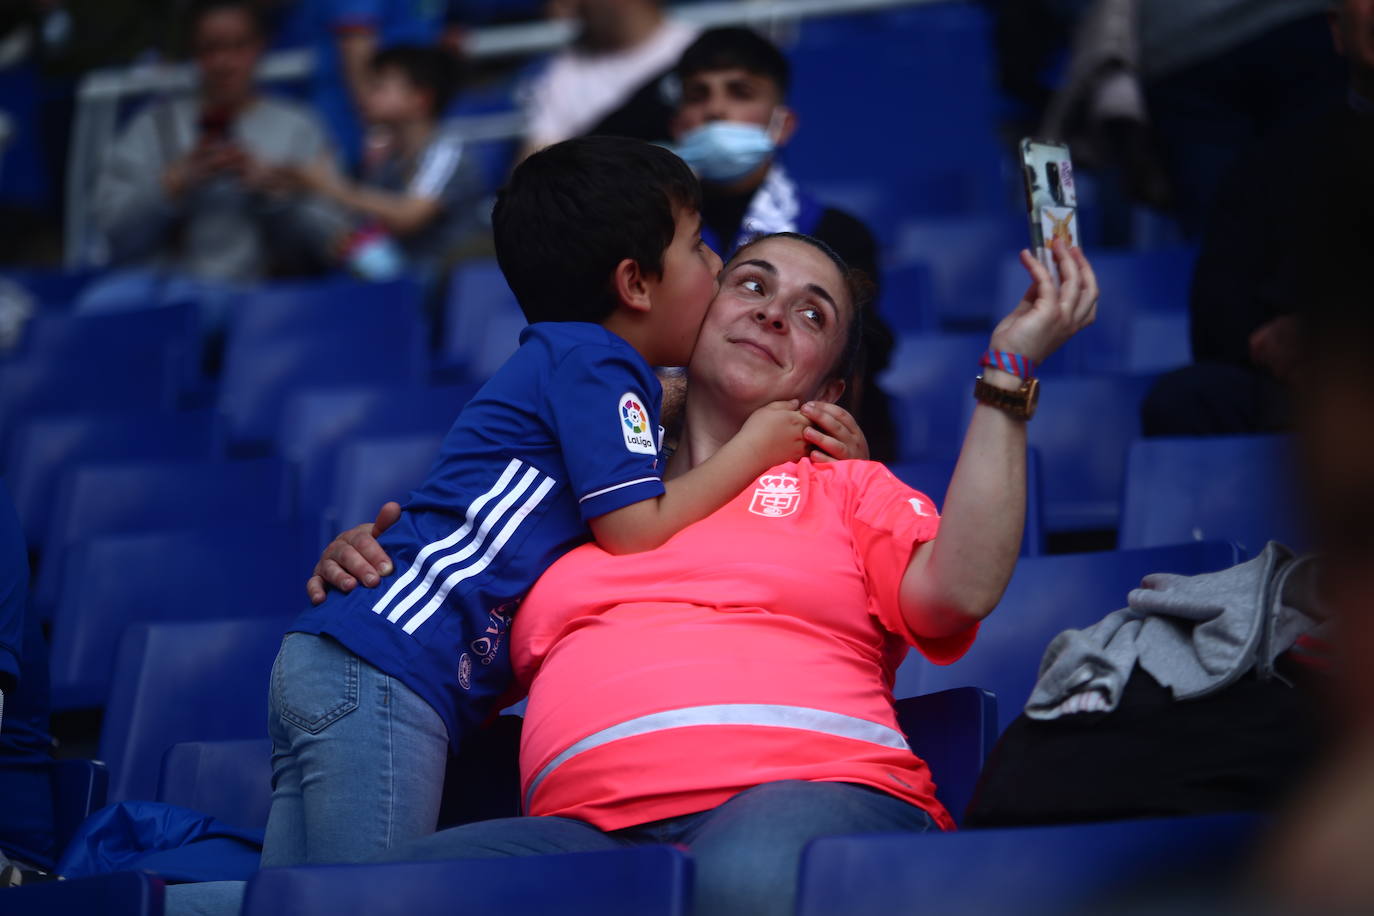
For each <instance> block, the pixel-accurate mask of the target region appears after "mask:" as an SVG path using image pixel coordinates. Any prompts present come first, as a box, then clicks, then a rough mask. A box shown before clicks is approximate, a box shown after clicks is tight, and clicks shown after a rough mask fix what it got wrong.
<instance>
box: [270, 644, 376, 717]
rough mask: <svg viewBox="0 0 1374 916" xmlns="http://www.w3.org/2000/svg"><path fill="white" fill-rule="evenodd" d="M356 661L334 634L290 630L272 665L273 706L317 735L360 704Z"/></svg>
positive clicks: (283, 715) (358, 664) (358, 666)
mask: <svg viewBox="0 0 1374 916" xmlns="http://www.w3.org/2000/svg"><path fill="white" fill-rule="evenodd" d="M360 666H361V663H360V662H359V660H358V656H356V655H354V654H353V653H352V652H349V651H348V650H347V649H345V648H344V647H343V646H341V645H339V644H338V643H337V642H335V641H334V640H332V639H329V638H327V637H324V636H316V635H314V634H311V633H288V634H287V636H286V638H285V639H284V640H282V645H281V651H280V652H278V653H277V661H276V663H275V664H274V665H273V666H272V694H273V697H272V699H273V701H274V702H273V706H274V707H275V709H276V711H277V713H278V714H279V715H280V716H281V719H282V721H283V722H288V723H290V724H292V725H294V726H296V727H297V728H300V729H304V730H305V731H307V732H310V733H311V734H312V735H313V734H319V733H320V732H322V731H324V729H326V728H328V727H329V726H330V725H331V724H332V723H334V722H337V721H338V720H339V719H342V718H343V717H344V716H346V715H348V714H349V713H350V712H352V711H353V710H355V709H357V708H358V677H359V668H360Z"/></svg>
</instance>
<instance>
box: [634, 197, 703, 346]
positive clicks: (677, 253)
mask: <svg viewBox="0 0 1374 916" xmlns="http://www.w3.org/2000/svg"><path fill="white" fill-rule="evenodd" d="M673 213H674V218H675V224H676V225H675V229H674V231H673V241H672V242H671V243H669V245H668V247H667V248H666V249H665V250H664V252H663V273H662V275H661V276H659V277H658V278H652V277H651V278H649V283H650V296H651V298H652V302H653V310H652V313H651V320H652V321H653V322H654V323H655V337H656V339H657V342H658V343H659V348H658V353H657V354H655V355H654V358H653V360H652V361H653V362H655V363H657V364H659V365H664V366H685V365H687V362H688V360H689V359H690V358H691V356H692V348H693V347H694V346H695V345H696V340H697V332H698V331H700V330H701V320H702V318H703V317H704V316H705V315H706V310H707V309H708V308H709V307H710V305H711V300H712V299H714V298H715V295H716V288H717V286H716V278H717V276H718V275H719V274H720V267H721V261H720V257H719V256H718V255H717V254H716V253H715V252H714V251H712V250H711V246H709V245H707V244H706V243H705V242H703V241H702V240H701V214H700V213H698V212H697V211H695V210H689V209H686V208H682V207H676V206H675V207H674V208H673Z"/></svg>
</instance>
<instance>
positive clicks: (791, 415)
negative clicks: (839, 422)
mask: <svg viewBox="0 0 1374 916" xmlns="http://www.w3.org/2000/svg"><path fill="white" fill-rule="evenodd" d="M798 406H799V402H797V401H795V400H792V401H774V402H772V403H771V404H765V405H763V406H762V407H760V408H759V409H758V410H756V411H754V412H753V413H752V414H750V415H749V419H748V420H745V421H744V428H743V429H741V430H740V431H739V434H738V438H739V439H741V440H742V441H743V442H744V443H745V445H746V446H747V447H748V448H749V450H750V452H751V454H753V455H754V456H755V457H756V458H757V459H758V461H759V462H760V464H761V465H762V467H763V468H764V469H765V470H767V469H768V468H771V467H772V466H773V465H775V464H783V463H785V462H788V461H797V460H799V459H800V458H802V457H803V456H804V455H806V449H807V442H806V429H807V427H808V426H810V421H809V420H808V419H807V418H806V416H805V415H804V414H803V413H802V412H801V411H800V410H798V409H797V407H798Z"/></svg>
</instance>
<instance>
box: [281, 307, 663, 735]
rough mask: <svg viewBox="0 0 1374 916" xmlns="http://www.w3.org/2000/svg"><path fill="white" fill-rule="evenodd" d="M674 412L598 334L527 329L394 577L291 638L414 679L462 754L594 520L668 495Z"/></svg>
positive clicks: (454, 435) (466, 415)
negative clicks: (663, 461) (517, 633)
mask: <svg viewBox="0 0 1374 916" xmlns="http://www.w3.org/2000/svg"><path fill="white" fill-rule="evenodd" d="M661 399H662V388H661V387H660V385H659V382H658V379H657V378H656V377H655V376H654V373H653V370H652V369H651V368H650V367H649V365H648V364H647V363H646V362H645V361H644V359H643V357H641V356H640V355H639V353H638V352H637V351H636V350H635V349H634V348H633V347H631V346H630V345H629V344H628V343H626V342H625V340H623V339H622V338H621V337H619V336H617V335H616V334H613V333H612V332H610V331H608V330H606V329H605V328H603V327H601V326H600V325H597V324H585V323H580V322H551V323H541V324H535V325H531V326H530V327H528V328H526V329H525V331H524V332H523V333H522V334H521V336H520V348H519V349H518V350H517V351H516V352H515V354H514V355H513V356H511V358H510V359H509V360H508V361H507V362H506V364H505V365H504V366H502V367H501V369H500V370H499V371H497V373H496V374H495V375H494V376H493V377H492V378H491V380H490V381H489V382H487V384H485V385H483V386H482V388H481V389H480V390H479V391H478V392H477V394H476V396H475V397H474V398H473V399H472V401H470V402H469V403H468V405H467V406H466V407H464V408H463V411H462V413H461V414H460V415H459V417H458V419H457V421H456V422H455V423H454V424H453V427H452V428H451V429H450V430H449V433H448V435H447V436H446V437H445V438H444V442H443V446H442V448H441V450H440V454H439V457H438V459H437V460H436V461H435V463H434V467H433V468H432V469H431V470H430V472H429V475H428V477H427V478H426V479H425V482H424V483H423V484H422V485H421V486H420V488H419V489H417V490H415V491H413V492H412V493H411V494H410V498H409V500H408V501H407V503H406V504H405V506H404V507H403V512H402V513H401V518H400V520H399V521H398V522H397V523H396V524H395V525H393V526H392V527H391V528H390V529H388V530H387V531H386V532H385V533H384V534H383V535H382V537H381V538H380V541H381V544H382V546H383V547H384V548H385V549H386V551H387V553H388V554H389V555H390V557H391V559H392V561H393V563H394V564H395V572H394V573H393V574H392V575H391V576H388V577H387V578H385V579H383V581H382V582H381V584H380V585H378V586H377V587H376V588H371V589H367V588H358V589H355V590H354V591H353V592H351V593H349V594H346V595H345V594H342V593H337V592H334V593H331V594H330V596H329V599H328V600H327V601H325V603H324V604H322V605H320V606H319V607H316V608H312V609H311V610H309V611H307V612H306V613H305V614H304V615H302V616H301V617H300V618H299V619H298V620H297V621H296V623H295V624H294V625H293V627H292V629H293V630H297V631H301V632H307V633H321V634H324V635H327V636H330V637H332V638H334V639H336V640H338V641H339V642H341V643H342V644H343V645H344V646H346V647H347V648H348V649H349V650H351V651H352V652H353V653H354V654H355V655H357V656H359V657H360V658H362V659H363V660H365V661H367V662H368V663H370V664H372V665H373V666H375V667H377V668H380V669H381V670H382V671H385V672H386V673H387V674H389V675H391V676H392V677H395V678H398V679H399V680H401V681H402V682H403V683H405V684H406V685H407V686H408V687H410V688H411V689H412V690H414V691H415V692H416V693H418V694H419V695H420V696H422V697H424V698H425V699H426V700H427V701H428V702H429V703H430V704H431V705H432V706H433V707H434V709H435V710H436V711H437V712H438V713H439V715H440V716H441V717H443V719H444V722H445V723H446V724H447V725H448V730H449V738H450V741H451V743H452V744H453V745H454V746H455V747H457V745H458V744H459V742H460V740H461V737H462V734H463V732H464V730H465V727H466V726H467V725H469V724H470V723H475V722H480V721H481V720H482V719H483V718H484V717H485V716H486V715H487V714H488V712H489V711H490V706H491V703H492V701H493V700H494V699H496V698H497V697H498V696H499V695H500V694H502V693H503V692H505V690H506V689H507V688H508V687H509V684H510V678H511V674H510V662H509V656H508V652H507V647H506V645H505V643H506V634H507V631H508V629H509V626H510V618H511V614H512V613H513V612H514V610H515V608H516V606H517V605H518V604H519V601H520V599H521V598H523V597H524V595H525V592H526V591H528V590H529V588H530V586H531V585H533V584H534V581H535V579H537V578H538V577H539V576H540V574H542V573H543V572H544V570H545V569H547V568H548V567H549V566H550V565H551V564H552V563H553V562H554V561H555V560H557V559H558V558H559V557H560V556H562V555H563V554H564V553H566V552H567V551H568V550H570V549H571V548H572V547H574V546H576V545H577V544H579V543H581V542H583V541H585V540H586V539H587V538H588V537H589V536H590V531H589V529H588V527H587V520H588V519H592V518H596V517H597V516H600V515H604V514H606V513H607V512H612V511H614V510H616V509H619V508H622V507H624V506H627V505H630V504H631V503H636V502H639V501H640V500H644V499H649V498H652V497H656V496H659V495H661V494H662V493H663V480H662V470H661V468H660V467H659V463H658V451H659V445H660V443H659V438H660V435H661V433H660V429H659V425H658V414H659V406H660V401H661Z"/></svg>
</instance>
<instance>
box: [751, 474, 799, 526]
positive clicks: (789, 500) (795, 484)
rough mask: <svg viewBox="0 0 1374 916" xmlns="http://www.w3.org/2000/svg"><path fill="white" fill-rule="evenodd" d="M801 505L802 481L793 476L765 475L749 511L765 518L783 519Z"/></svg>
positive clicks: (755, 490) (757, 488) (760, 479)
mask: <svg viewBox="0 0 1374 916" xmlns="http://www.w3.org/2000/svg"><path fill="white" fill-rule="evenodd" d="M800 505H801V481H799V480H798V479H797V478H796V477H793V476H792V475H791V474H764V475H763V476H762V477H760V478H759V485H758V486H757V487H756V488H755V489H754V498H753V499H751V500H750V501H749V511H750V512H752V513H754V514H755V515H762V516H763V517H764V518H783V517H785V516H788V515H791V514H792V513H793V512H796V511H797V507H798V506H800Z"/></svg>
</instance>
